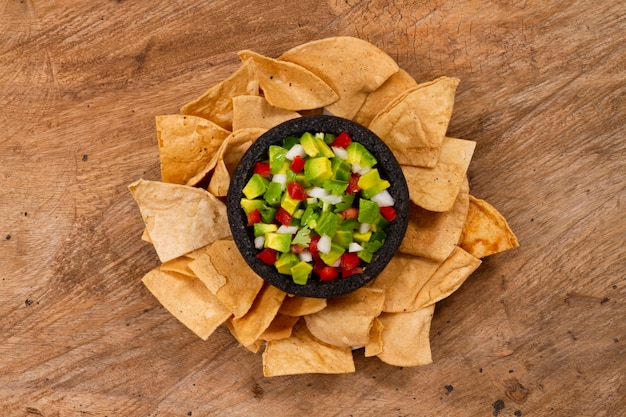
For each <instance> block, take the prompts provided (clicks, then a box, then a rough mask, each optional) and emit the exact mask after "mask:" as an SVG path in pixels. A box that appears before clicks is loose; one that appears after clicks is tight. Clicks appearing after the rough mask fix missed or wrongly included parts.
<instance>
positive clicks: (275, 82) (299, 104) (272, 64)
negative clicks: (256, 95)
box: [239, 50, 339, 111]
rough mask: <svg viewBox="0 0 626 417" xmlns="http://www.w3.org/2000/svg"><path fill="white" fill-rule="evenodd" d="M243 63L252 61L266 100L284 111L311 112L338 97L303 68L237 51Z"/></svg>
mask: <svg viewBox="0 0 626 417" xmlns="http://www.w3.org/2000/svg"><path fill="white" fill-rule="evenodd" d="M239 57H240V58H241V60H242V61H245V60H248V59H252V60H253V61H254V67H255V75H256V77H257V79H258V81H259V85H260V86H261V89H262V90H263V95H264V96H265V99H266V100H267V101H268V102H269V103H270V104H271V105H273V106H276V107H280V108H282V109H286V110H293V111H298V110H311V109H317V108H320V107H324V106H327V105H329V104H331V103H334V102H335V101H337V99H338V98H339V97H338V96H337V93H335V91H334V90H333V89H332V88H331V87H330V86H328V84H326V83H325V82H324V81H323V80H322V79H320V78H319V77H318V76H317V75H315V74H314V73H312V72H311V71H309V70H308V69H306V68H305V67H303V66H300V65H297V64H294V63H291V62H285V61H279V60H277V59H273V58H269V57H266V56H263V55H260V54H257V53H256V52H252V51H248V50H245V51H240V52H239Z"/></svg>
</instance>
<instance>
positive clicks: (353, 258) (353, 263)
mask: <svg viewBox="0 0 626 417" xmlns="http://www.w3.org/2000/svg"><path fill="white" fill-rule="evenodd" d="M360 263H361V261H360V260H359V255H357V254H356V253H355V252H346V253H344V254H343V255H341V262H340V263H339V266H341V271H342V273H344V276H345V271H350V270H352V269H354V268H356V267H357V266H359V264H360Z"/></svg>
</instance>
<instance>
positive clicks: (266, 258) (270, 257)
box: [256, 248, 276, 265]
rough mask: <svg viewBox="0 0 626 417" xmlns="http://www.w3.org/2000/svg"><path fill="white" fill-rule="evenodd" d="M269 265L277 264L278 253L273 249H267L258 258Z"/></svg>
mask: <svg viewBox="0 0 626 417" xmlns="http://www.w3.org/2000/svg"><path fill="white" fill-rule="evenodd" d="M256 257H257V258H259V259H260V260H262V261H263V262H265V263H266V264H268V265H274V264H275V263H276V251H275V250H274V249H272V248H265V249H263V250H262V251H261V252H259V254H258V255H257V256H256Z"/></svg>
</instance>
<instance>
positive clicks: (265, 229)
mask: <svg viewBox="0 0 626 417" xmlns="http://www.w3.org/2000/svg"><path fill="white" fill-rule="evenodd" d="M276 230H278V226H276V225H275V224H273V223H270V224H268V223H254V237H259V236H263V235H264V234H266V233H273V232H275V231H276Z"/></svg>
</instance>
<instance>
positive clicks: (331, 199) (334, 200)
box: [320, 194, 343, 204]
mask: <svg viewBox="0 0 626 417" xmlns="http://www.w3.org/2000/svg"><path fill="white" fill-rule="evenodd" d="M320 200H322V201H325V202H327V203H330V204H339V203H341V202H342V201H343V197H341V196H340V195H335V194H328V195H325V196H322V197H320Z"/></svg>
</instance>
